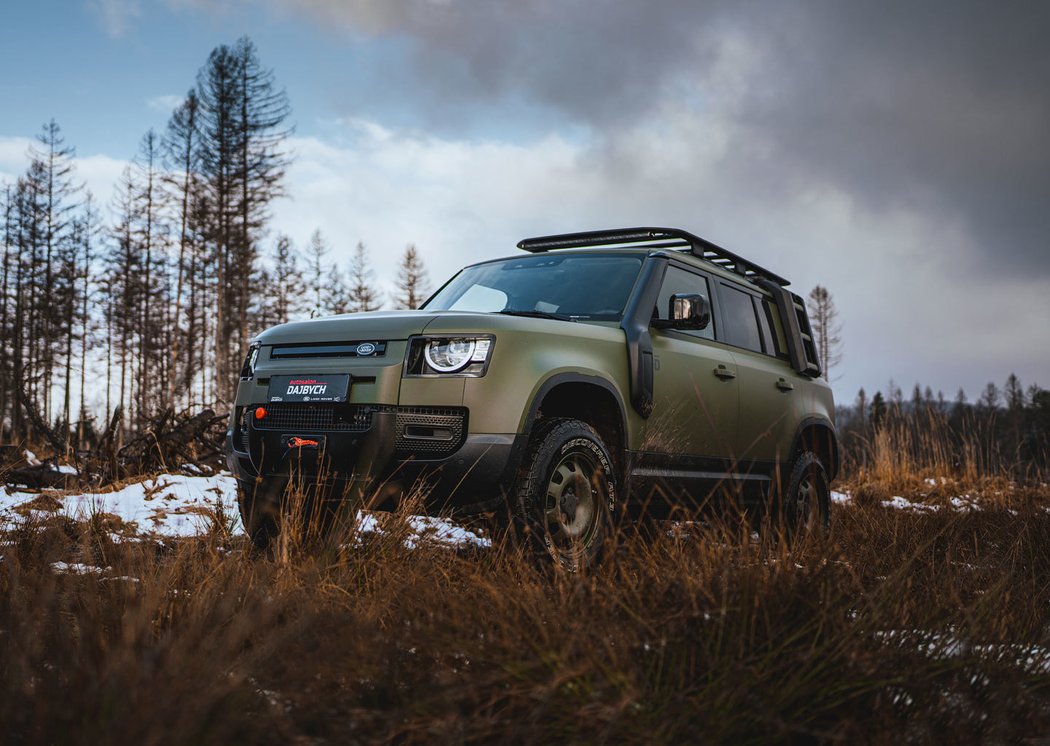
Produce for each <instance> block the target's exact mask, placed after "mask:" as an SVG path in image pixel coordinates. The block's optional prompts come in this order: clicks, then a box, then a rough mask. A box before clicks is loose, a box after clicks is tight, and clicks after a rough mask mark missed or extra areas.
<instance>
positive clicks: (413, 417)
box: [226, 404, 524, 513]
mask: <svg viewBox="0 0 1050 746" xmlns="http://www.w3.org/2000/svg"><path fill="white" fill-rule="evenodd" d="M262 406H263V408H264V409H265V410H266V416H265V417H263V418H261V419H259V418H256V416H255V412H254V408H253V407H241V408H238V409H237V410H236V411H235V416H234V420H233V422H234V427H233V428H232V429H231V430H229V431H228V433H227V438H226V454H227V463H228V464H229V467H230V470H231V471H232V472H233V473H234V475H235V476H236V477H237V478H238V479H240V480H243V481H246V482H251V481H254V480H255V479H256V478H257V477H262V478H264V479H265V478H267V477H276V476H279V475H280V476H283V475H287V474H289V473H295V474H296V475H297V477H298V478H302V479H304V480H307V481H312V482H316V481H321V480H323V481H324V482H325V483H326V484H328V485H330V486H331V487H333V489H332V491H331V494H349V495H352V496H354V497H355V498H357V499H363V500H366V501H368V503H369V504H371V505H374V506H375V507H384V506H388V505H390V504H391V503H396V501H397V500H398V499H400V497H401V496H403V495H405V494H408V493H409V492H410V491H413V490H415V489H419V490H420V491H421V492H422V494H423V495H424V505H425V507H426V509H427V510H428V511H431V512H439V511H451V512H454V513H477V512H485V511H489V510H493V509H495V508H496V507H497V506H498V505H500V504H501V503H502V501H503V500H504V499H505V496H506V495H507V494H509V493H510V491H511V489H512V488H513V483H514V478H515V475H516V471H517V467H518V464H519V463H520V459H521V455H522V451H523V448H524V439H523V438H522V436H518V435H515V434H499V433H496V434H468V432H467V420H468V412H467V410H466V409H465V408H461V407H406V406H393V405H360V404H339V405H332V404H328V405H321V404H286V405H274V404H267V405H262Z"/></svg>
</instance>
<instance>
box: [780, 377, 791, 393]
mask: <svg viewBox="0 0 1050 746" xmlns="http://www.w3.org/2000/svg"><path fill="white" fill-rule="evenodd" d="M777 388H778V389H780V390H781V391H791V390H792V389H794V388H795V384H793V383H791V381H788V380H785V379H783V378H781V379H780V380H779V381H777Z"/></svg>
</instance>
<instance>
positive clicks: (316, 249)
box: [307, 230, 328, 318]
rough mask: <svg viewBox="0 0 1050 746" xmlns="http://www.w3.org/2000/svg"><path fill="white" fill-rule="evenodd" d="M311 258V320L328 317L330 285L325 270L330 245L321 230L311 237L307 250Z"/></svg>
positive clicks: (308, 288) (308, 282) (309, 282)
mask: <svg viewBox="0 0 1050 746" xmlns="http://www.w3.org/2000/svg"><path fill="white" fill-rule="evenodd" d="M307 253H308V256H309V258H310V268H309V276H308V280H307V293H308V294H309V298H310V318H315V317H317V316H325V315H326V295H327V292H326V286H327V283H328V277H327V274H328V273H327V271H326V269H325V266H326V265H325V261H324V260H325V257H326V256H328V244H327V243H325V240H324V236H322V235H321V231H320V230H315V231H314V232H313V233H312V234H311V235H310V245H309V247H308V249H307Z"/></svg>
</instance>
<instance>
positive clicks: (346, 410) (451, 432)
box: [235, 402, 467, 459]
mask: <svg viewBox="0 0 1050 746" xmlns="http://www.w3.org/2000/svg"><path fill="white" fill-rule="evenodd" d="M263 407H264V408H265V409H266V416H265V417H264V418H263V419H261V420H257V419H255V410H254V409H252V408H250V407H249V408H247V409H246V411H245V412H244V417H243V423H244V430H245V433H246V432H247V428H248V423H249V422H251V423H252V424H253V426H254V427H255V429H256V430H270V431H273V430H279V431H281V432H299V433H303V432H311V431H312V432H344V433H345V432H349V433H360V432H365V431H366V430H368V429H369V428H370V427H371V426H372V416H373V415H374V414H375V413H376V412H394V413H396V417H395V421H394V422H395V425H394V449H395V453H396V455H397V456H398V457H399V458H411V457H416V458H422V459H434V458H443V457H445V456H449V455H451V454H453V453H455V452H456V451H457V450H459V447H460V446H462V445H463V441H464V439H465V438H466V431H467V410H466V409H464V408H463V407H394V406H389V405H382V404H321V403H316V404H315V403H305V402H304V403H298V402H286V403H281V402H276V403H272V404H265V405H263ZM235 437H236V434H235ZM244 440H245V442H246V441H247V438H246V437H245V439H244ZM245 450H247V448H245Z"/></svg>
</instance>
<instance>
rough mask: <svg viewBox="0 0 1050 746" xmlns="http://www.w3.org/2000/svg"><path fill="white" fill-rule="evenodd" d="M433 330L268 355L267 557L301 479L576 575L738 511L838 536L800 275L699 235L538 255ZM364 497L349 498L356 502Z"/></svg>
mask: <svg viewBox="0 0 1050 746" xmlns="http://www.w3.org/2000/svg"><path fill="white" fill-rule="evenodd" d="M518 248H519V249H522V250H523V252H522V253H520V254H518V255H516V256H511V257H509V258H504V259H495V260H490V261H483V262H480V263H477V264H474V265H471V266H468V267H466V268H465V269H463V270H461V271H460V272H459V273H458V274H456V275H455V276H454V277H452V279H450V280H449V281H448V282H447V283H445V284H444V285H443V286H442V287H441V288H440V289H439V290H438V291H437V292H436V293H434V294H433V296H431V297H430V299H429V300H427V301H426V303H424V304H423V306H422V307H421V308H420V309H419V310H417V311H392V312H370V313H357V314H347V315H341V316H333V317H328V318H319V319H311V320H308V321H298V322H292V323H288V324H282V325H280V326H276V327H273V328H271V329H267V330H266V331H264V332H262V333H261V334H259V335H258V337H256V338H255V339H254V340H253V341H252V342H251V346H250V349H249V351H248V354H247V357H246V359H245V362H244V366H243V369H242V371H241V380H240V385H239V387H238V390H237V397H236V402H235V405H234V408H233V412H232V416H231V419H230V427H229V432H228V438H227V453H228V462H229V466H230V469H231V470H232V471H233V473H234V475H235V476H236V477H237V479H238V482H239V485H240V507H241V513H242V518H243V520H244V525H245V527H246V530H247V531H248V533H249V535H250V536H251V538H252V539H253V541H255V542H256V543H257V544H259V545H264V544H265V543H266V542H267V541H269V540H270V538H271V537H272V536H273V535H274V532H275V530H276V527H277V524H276V523H275V519H274V515H275V511H276V509H277V507H278V506H279V504H280V501H281V500H282V499H284V498H283V495H284V494H285V487H286V485H287V483H288V480H289V478H290V475H291V474H293V473H294V474H298V475H299V476H300V478H304V477H305V479H306V480H307V482H309V483H311V484H316V483H318V477H317V475H318V474H321V475H323V479H324V483H325V485H326V487H325V490H326V492H325V494H326V496H327V497H328V498H332V496H337V497H338V496H345V495H350V496H354V499H357V498H361V497H371V499H372V501H373V503H376V502H377V501H378V503H380V504H384V505H390V504H392V501H396V500H397V498H398V496H399V495H401V494H403V493H404V492H405V491H406V490H409V489H411V488H413V487H415V488H417V489H421V490H423V491H424V494H425V505H426V507H427V509H428V510H431V511H451V512H453V513H458V514H471V513H505V514H510V515H512V516H514V517H516V520H517V521H518V522H519V525H521V526H527V527H528V533H529V534H530V535H532V536H535V537H538V538H539V540H540V541H541V542H542V546H544V547H546V549H547V550H548V551H549V552H550V553H551V554H552V555H553V556H554V557H555V558H556V559H557V560H559V561H561V562H562V563H564V564H566V565H568V566H573V567H576V566H580V565H581V564H585V563H587V562H589V561H592V560H593V559H594V558H595V556H596V554H597V552H599V551H600V548H601V545H602V544H603V542H604V540H605V539H606V538H607V536H608V531H609V526H610V522H611V520H612V519H613V517H614V516H631V515H637V514H638V513H640V512H643V511H644V512H645V513H647V514H648V515H657V516H661V515H663V516H666V515H671V514H674V513H676V512H682V513H685V512H691V511H694V510H697V509H698V508H700V507H703V506H711V505H716V504H722V503H724V501H725V500H727V499H730V500H733V501H734V502H736V503H739V504H740V505H742V506H745V507H747V508H748V509H749V510H750V511H751V512H753V513H754V514H756V515H766V516H774V517H779V518H780V519H782V521H783V523H784V524H785V525H786V526H788V527H789V528H794V527H799V526H801V525H803V524H806V525H812V524H823V523H824V522H826V521H827V516H828V510H829V495H830V490H829V483H830V481H831V480H832V479H833V478H834V477H835V474H836V471H837V469H838V465H839V446H838V439H837V436H836V431H835V425H834V421H833V417H834V404H833V401H832V394H831V389H830V388H829V387H828V385H827V384H826V382H825V381H824V380H823V379H822V378H821V377H820V373H821V371H820V367H819V364H818V361H817V354H816V346H815V344H814V339H813V334H812V331H811V329H810V323H809V319H808V317H807V315H806V310H805V304H804V303H803V301H802V299H801V298H800V297H799V296H798V295H796V294H794V293H792V292H791V291H790V290H788V288H787V286H788V281H787V280H785V279H784V278H782V277H780V276H778V275H776V274H774V273H772V272H770V271H768V270H766V269H763V268H762V267H760V266H758V265H757V264H755V263H754V262H751V261H748V260H746V259H744V258H742V257H740V256H737V255H736V254H733V253H731V252H729V251H727V250H725V249H723V248H721V247H719V246H717V245H715V244H713V243H711V242H709V241H706V240H704V239H702V238H699V237H697V236H695V235H692V234H690V233H688V232H686V231H683V230H677V229H668V228H628V229H619V230H605V231H594V232H585V233H571V234H564V235H555V236H544V237H540V238H530V239H526V240H523V241H521V242H520V243H519V244H518ZM343 499H346V498H343Z"/></svg>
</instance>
